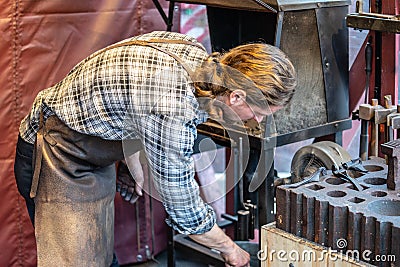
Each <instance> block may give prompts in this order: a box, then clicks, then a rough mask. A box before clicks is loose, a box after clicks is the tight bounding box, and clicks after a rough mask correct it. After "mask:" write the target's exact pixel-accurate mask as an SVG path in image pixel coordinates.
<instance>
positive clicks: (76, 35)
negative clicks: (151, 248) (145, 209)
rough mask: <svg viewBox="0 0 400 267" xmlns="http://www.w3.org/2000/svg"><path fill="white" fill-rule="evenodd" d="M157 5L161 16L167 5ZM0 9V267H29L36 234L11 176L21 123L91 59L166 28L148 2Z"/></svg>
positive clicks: (29, 1)
mask: <svg viewBox="0 0 400 267" xmlns="http://www.w3.org/2000/svg"><path fill="white" fill-rule="evenodd" d="M160 3H161V4H162V5H163V7H165V10H166V8H167V7H168V5H169V2H167V1H165V0H160ZM0 5H1V7H2V8H1V9H0V31H1V33H2V38H1V41H0V51H1V57H0V69H1V72H0V88H1V89H0V107H1V109H0V110H1V111H0V121H1V124H0V137H1V138H0V151H1V153H0V184H1V187H0V201H1V203H2V205H1V208H0V229H1V230H2V233H1V235H0V266H24V267H29V266H36V245H35V240H34V235H33V227H32V225H31V224H30V221H29V218H28V214H27V211H26V207H25V202H24V201H23V199H22V198H21V197H20V196H19V194H18V191H17V188H16V184H15V181H14V177H13V176H14V174H13V164H14V153H15V145H16V140H17V134H18V127H19V123H20V121H21V119H22V118H23V117H24V116H25V114H27V112H28V110H29V108H30V106H31V104H32V102H33V99H34V97H35V96H36V94H37V93H38V92H39V91H40V90H42V89H44V88H46V87H48V86H50V85H53V84H54V83H56V82H58V81H59V80H60V79H61V78H62V77H63V76H64V75H66V74H67V72H68V71H69V70H70V69H71V68H72V67H73V66H74V65H75V64H77V63H78V62H79V61H80V60H82V59H83V58H85V57H86V56H88V55H89V54H90V53H92V52H94V51H95V50H98V49H100V48H102V47H105V46H107V45H109V44H111V43H114V42H116V41H120V40H122V39H125V38H127V37H130V36H133V35H137V34H142V33H146V32H150V31H153V30H165V29H166V26H165V24H164V22H163V21H162V18H161V16H160V15H159V13H158V11H157V10H156V9H155V6H154V4H153V2H152V1H151V0H135V1H125V0H96V1H62V0H52V1H37V0H24V1H21V0H15V1H5V0H0ZM166 11H167V10H166ZM175 17H176V18H179V16H175ZM176 22H178V21H176ZM177 27H179V23H175V29H179V28H177ZM173 30H174V29H173ZM120 234H121V233H118V232H117V233H116V239H118V236H119V235H120ZM122 234H123V235H126V234H127V233H122Z"/></svg>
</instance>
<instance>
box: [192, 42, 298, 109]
mask: <svg viewBox="0 0 400 267" xmlns="http://www.w3.org/2000/svg"><path fill="white" fill-rule="evenodd" d="M194 86H195V95H196V96H197V97H206V98H211V99H212V98H215V97H216V96H218V95H223V94H226V93H229V92H231V91H233V90H235V89H242V90H245V91H246V95H247V96H246V98H247V101H248V102H249V103H251V104H254V105H259V102H260V92H261V93H262V95H263V96H264V98H265V99H264V101H266V102H267V104H268V105H270V106H285V105H286V104H287V103H288V102H289V101H290V100H291V99H292V97H293V94H294V91H295V87H296V71H295V69H294V67H293V64H292V63H291V61H290V60H289V58H288V57H287V56H286V54H285V53H283V52H282V51H281V50H280V49H279V48H277V47H275V46H272V45H268V44H264V43H253V44H245V45H240V46H237V47H235V48H232V49H231V50H229V51H228V52H226V53H224V54H218V53H213V54H211V55H210V57H209V58H208V59H207V60H206V61H205V62H204V64H203V65H202V66H201V67H200V68H199V69H197V70H196V80H195V81H194Z"/></svg>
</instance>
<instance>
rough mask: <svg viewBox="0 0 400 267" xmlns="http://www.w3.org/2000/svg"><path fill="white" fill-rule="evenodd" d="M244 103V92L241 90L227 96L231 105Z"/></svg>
mask: <svg viewBox="0 0 400 267" xmlns="http://www.w3.org/2000/svg"><path fill="white" fill-rule="evenodd" d="M245 101H246V92H245V91H244V90H242V89H236V90H234V91H232V92H231V93H230V94H229V102H230V103H231V104H232V105H235V104H236V105H238V104H243V103H244V102H245Z"/></svg>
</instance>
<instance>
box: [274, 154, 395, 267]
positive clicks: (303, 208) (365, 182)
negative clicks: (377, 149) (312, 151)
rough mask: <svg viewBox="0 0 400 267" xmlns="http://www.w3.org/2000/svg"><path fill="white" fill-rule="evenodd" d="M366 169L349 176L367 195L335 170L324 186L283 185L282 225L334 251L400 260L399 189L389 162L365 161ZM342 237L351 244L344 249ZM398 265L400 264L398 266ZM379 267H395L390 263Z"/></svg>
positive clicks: (279, 198) (279, 223) (279, 216)
mask: <svg viewBox="0 0 400 267" xmlns="http://www.w3.org/2000/svg"><path fill="white" fill-rule="evenodd" d="M362 165H363V166H364V167H365V168H366V169H367V170H368V171H369V172H368V173H366V174H362V173H356V172H351V173H349V174H350V175H351V176H352V177H353V178H355V179H356V180H357V181H358V182H359V183H360V185H361V186H362V188H363V190H362V191H357V190H356V189H355V187H354V185H352V184H351V183H349V182H347V181H345V180H343V179H341V178H338V177H335V176H334V175H333V174H332V172H331V171H328V173H327V175H325V176H323V177H321V179H320V181H319V182H314V183H310V184H306V185H303V186H301V187H298V188H290V186H289V185H283V186H279V187H278V188H277V191H276V204H277V208H276V210H277V214H276V226H277V227H278V228H280V229H282V230H285V231H288V232H290V233H293V234H295V235H297V236H300V237H303V238H306V239H308V240H310V241H313V242H316V243H319V244H321V245H325V246H329V247H331V248H332V249H338V250H343V251H346V250H359V252H360V253H362V252H364V251H366V250H370V251H371V252H372V254H371V257H370V258H371V259H372V258H373V257H374V256H375V255H395V256H396V259H400V249H399V244H398V243H399V242H395V241H394V239H395V237H396V236H395V235H394V234H395V233H397V234H398V233H399V228H400V194H399V191H398V190H397V191H395V190H389V189H388V188H387V186H386V183H387V174H388V166H387V165H386V164H385V162H384V160H383V159H380V158H375V159H371V160H367V161H363V162H362ZM342 239H345V240H346V241H347V245H346V247H340V246H338V241H339V240H342ZM370 263H372V264H378V263H374V262H370ZM386 264H387V265H386ZM396 264H399V262H397V263H395V265H393V266H398V265H396ZM379 266H390V262H387V263H384V264H383V265H382V263H379Z"/></svg>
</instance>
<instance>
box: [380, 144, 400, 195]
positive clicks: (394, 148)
mask: <svg viewBox="0 0 400 267" xmlns="http://www.w3.org/2000/svg"><path fill="white" fill-rule="evenodd" d="M381 148H382V153H383V154H385V155H387V156H388V157H387V160H388V175H387V187H388V189H391V190H396V189H399V188H400V177H399V175H400V171H399V168H400V162H399V156H400V139H396V140H393V141H390V142H387V143H384V144H382V145H381Z"/></svg>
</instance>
